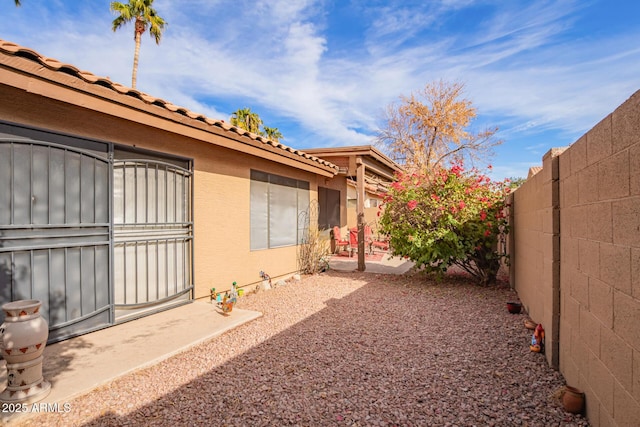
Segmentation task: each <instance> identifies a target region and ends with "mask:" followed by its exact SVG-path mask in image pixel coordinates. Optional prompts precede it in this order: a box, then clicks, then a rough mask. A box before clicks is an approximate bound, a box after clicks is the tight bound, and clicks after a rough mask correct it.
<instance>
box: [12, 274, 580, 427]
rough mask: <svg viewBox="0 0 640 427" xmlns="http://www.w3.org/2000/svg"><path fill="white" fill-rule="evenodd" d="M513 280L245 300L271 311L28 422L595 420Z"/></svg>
mask: <svg viewBox="0 0 640 427" xmlns="http://www.w3.org/2000/svg"><path fill="white" fill-rule="evenodd" d="M514 298H515V294H514V293H513V292H512V291H511V290H510V289H509V288H508V287H506V286H498V287H493V288H478V287H475V286H473V285H470V284H468V283H467V282H465V280H464V279H462V278H459V277H452V278H449V279H447V280H445V281H444V282H442V283H439V284H434V283H431V282H427V281H426V280H425V279H424V278H423V277H421V276H416V275H402V276H393V275H382V274H371V273H359V272H355V273H340V272H335V271H331V272H327V273H324V274H321V275H316V276H310V277H306V278H304V279H303V280H302V281H301V282H298V283H291V284H288V285H286V286H280V287H278V288H276V289H272V290H270V291H263V292H260V293H258V294H251V295H246V296H244V297H242V298H241V299H240V300H239V302H238V307H239V308H245V309H251V310H258V311H261V312H262V313H263V314H264V315H263V317H261V318H259V319H257V320H254V321H252V322H250V323H248V324H245V325H243V326H241V327H239V328H236V329H234V330H232V331H230V332H228V333H225V334H223V335H222V336H219V337H217V338H215V339H213V340H211V341H209V342H206V343H203V344H200V345H198V346H196V347H193V348H192V349H190V350H188V351H185V352H184V353H181V354H178V355H176V356H174V357H172V358H170V359H167V360H166V361H164V362H161V363H159V364H158V365H156V366H154V367H151V368H148V369H144V370H140V371H137V372H135V373H133V374H130V375H127V376H125V377H122V378H120V379H117V380H115V381H113V382H111V383H109V384H107V385H105V386H102V387H100V388H98V389H96V390H94V391H92V392H91V393H88V394H86V395H84V396H81V397H78V398H77V399H75V400H73V401H71V402H70V406H71V408H72V409H71V411H70V412H68V413H45V414H41V415H39V416H34V417H30V418H28V419H23V420H18V423H17V424H18V425H24V426H36V425H46V426H55V425H59V426H74V425H83V426H106V425H108V426H129V425H130V426H140V425H154V426H155V425H158V426H179V425H209V426H284V425H300V426H396V425H397V426H474V425H475V426H587V425H588V422H587V421H586V420H585V419H584V418H582V417H580V416H576V415H572V414H569V413H567V412H565V411H564V410H563V409H562V407H561V405H560V403H559V401H558V399H557V397H556V396H557V391H558V390H559V389H560V388H561V387H562V386H563V385H564V380H563V378H562V376H561V375H560V374H559V373H558V372H556V371H554V370H552V369H551V368H549V366H548V365H547V363H546V360H545V358H544V356H543V355H542V354H538V353H532V352H530V351H529V346H528V344H529V341H530V339H531V331H529V330H527V329H525V328H524V325H523V320H524V319H525V318H526V315H525V314H520V315H512V314H509V313H508V312H507V310H506V307H505V302H506V301H509V300H513V299H514Z"/></svg>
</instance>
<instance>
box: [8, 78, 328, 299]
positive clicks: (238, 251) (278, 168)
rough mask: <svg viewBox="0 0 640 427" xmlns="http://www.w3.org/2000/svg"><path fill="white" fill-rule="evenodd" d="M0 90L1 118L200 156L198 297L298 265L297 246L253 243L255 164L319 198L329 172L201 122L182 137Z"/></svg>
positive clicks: (196, 220) (196, 238)
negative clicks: (236, 143)
mask: <svg viewBox="0 0 640 427" xmlns="http://www.w3.org/2000/svg"><path fill="white" fill-rule="evenodd" d="M0 97H1V99H3V100H7V102H2V103H0V117H2V118H3V120H6V121H9V122H13V123H17V124H25V125H27V126H28V127H37V128H41V129H46V130H50V131H54V132H59V133H65V134H70V135H74V136H81V137H84V138H89V139H96V140H99V141H105V142H113V143H117V144H122V145H128V146H135V147H137V148H143V149H149V150H153V151H156V152H159V153H168V154H173V155H178V156H182V157H187V158H191V159H193V160H194V200H193V203H194V206H193V208H194V253H195V256H194V281H195V289H196V290H195V296H196V298H198V297H208V295H209V289H210V288H211V287H215V288H216V289H217V290H226V289H229V288H230V286H231V283H232V282H233V281H236V282H237V283H238V285H239V286H253V285H254V284H255V283H257V282H259V281H260V276H259V272H260V271H261V270H263V271H265V272H266V273H268V274H269V275H270V276H271V277H272V278H274V279H277V278H279V277H287V276H289V275H291V274H293V273H294V272H295V271H296V270H297V265H296V264H297V263H296V250H297V248H296V247H295V246H291V247H285V248H278V249H270V250H261V251H251V250H250V248H249V245H250V241H249V232H250V226H249V225H250V224H249V221H250V220H249V211H250V210H249V204H250V194H249V189H250V181H249V174H250V169H251V168H254V169H259V170H262V171H265V172H269V173H274V174H279V175H283V176H287V177H291V178H296V179H300V180H305V181H308V182H309V183H310V189H311V194H310V199H311V200H317V185H318V182H317V181H318V179H323V180H324V178H323V177H320V178H318V176H317V175H316V174H315V173H311V172H305V171H303V170H300V169H296V168H293V167H290V166H287V165H283V164H279V163H276V162H274V161H270V160H265V159H263V158H261V157H258V156H255V155H248V154H244V153H242V152H238V151H236V150H231V149H228V148H223V147H221V146H217V145H214V144H211V143H208V142H204V141H202V140H200V139H198V138H196V136H198V137H200V136H202V137H206V138H210V139H211V138H223V137H224V136H222V135H223V132H224V131H220V134H221V135H211V134H207V135H204V133H203V132H202V131H201V130H199V129H197V128H196V129H187V130H188V132H190V133H192V134H193V135H194V137H188V136H181V135H178V134H176V133H173V132H171V131H167V130H163V129H161V128H160V129H159V128H158V127H156V126H146V125H144V124H141V123H135V122H131V121H128V120H124V119H120V118H117V117H114V116H113V115H110V114H102V113H99V112H96V111H93V110H89V109H83V108H78V107H76V106H73V105H69V104H66V103H63V102H58V101H54V100H52V99H50V98H45V97H41V96H37V95H34V94H29V93H25V92H24V91H21V90H17V89H13V88H10V87H6V86H3V85H0ZM158 108H160V107H158ZM162 113H163V114H165V113H166V112H165V111H162ZM149 120H154V118H153V117H151V116H150V117H149ZM158 120H161V119H158ZM175 126H179V125H175ZM202 126H203V127H204V126H206V125H204V124H203V125H202ZM170 127H171V126H170V125H169V128H170ZM183 130H184V129H183Z"/></svg>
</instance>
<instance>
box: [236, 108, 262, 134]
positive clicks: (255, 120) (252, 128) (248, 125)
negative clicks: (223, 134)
mask: <svg viewBox="0 0 640 427" xmlns="http://www.w3.org/2000/svg"><path fill="white" fill-rule="evenodd" d="M231 125H233V126H238V127H240V128H242V129H244V130H248V131H249V132H251V133H255V134H256V135H259V134H260V125H262V119H261V118H260V116H259V115H257V114H256V113H254V112H253V111H251V109H250V108H241V109H238V111H235V112H234V113H233V114H232V115H231Z"/></svg>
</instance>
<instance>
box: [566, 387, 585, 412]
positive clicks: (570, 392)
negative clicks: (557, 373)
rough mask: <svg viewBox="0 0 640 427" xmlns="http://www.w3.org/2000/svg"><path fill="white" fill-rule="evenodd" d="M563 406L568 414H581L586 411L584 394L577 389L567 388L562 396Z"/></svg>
mask: <svg viewBox="0 0 640 427" xmlns="http://www.w3.org/2000/svg"><path fill="white" fill-rule="evenodd" d="M562 406H564V410H565V411H567V412H571V413H572V414H580V413H582V411H583V410H584V392H583V391H581V390H578V389H577V388H575V387H571V386H566V387H565V389H564V394H563V395H562Z"/></svg>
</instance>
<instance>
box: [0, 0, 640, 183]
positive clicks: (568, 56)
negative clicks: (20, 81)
mask: <svg viewBox="0 0 640 427" xmlns="http://www.w3.org/2000/svg"><path fill="white" fill-rule="evenodd" d="M70 4H72V7H70V6H69V5H70ZM109 4H110V1H106V0H105V1H103V0H86V1H77V2H68V1H63V0H22V6H21V7H15V6H14V2H13V1H12V0H0V38H2V39H4V40H8V41H11V42H15V43H18V44H20V45H23V46H26V47H29V48H32V49H34V50H36V51H38V52H39V53H41V54H42V55H45V56H48V57H51V58H55V59H58V60H60V61H62V62H67V63H71V64H73V65H75V66H76V67H78V68H80V69H82V70H86V71H90V72H92V73H94V74H96V75H99V76H105V77H109V78H110V79H111V80H113V81H116V82H119V83H121V84H124V85H127V86H129V85H130V84H131V68H132V62H133V50H134V42H133V26H132V25H129V26H127V27H125V28H123V29H121V30H119V31H118V32H116V33H114V32H112V31H111V21H112V20H113V19H114V17H115V16H114V15H113V14H112V13H111V12H110V11H109ZM154 7H155V9H156V10H157V11H158V14H159V15H160V16H162V17H163V18H164V19H165V20H166V21H167V22H168V26H167V28H166V31H165V32H164V34H163V38H162V41H161V43H160V45H156V44H155V43H154V42H153V40H152V39H151V37H150V36H149V35H148V34H145V35H144V36H143V39H142V46H141V52H140V64H139V70H138V85H137V86H138V87H137V88H138V89H139V90H140V91H142V92H146V93H148V94H151V95H153V96H156V97H159V98H163V99H166V100H168V101H170V102H172V103H173V104H176V105H179V106H183V107H186V108H189V109H191V110H193V111H196V112H198V113H202V114H205V115H207V116H209V117H211V118H214V119H222V120H229V117H230V115H231V113H232V112H233V111H235V110H237V109H238V108H245V107H249V108H251V109H252V110H253V111H254V112H256V113H258V114H259V115H260V117H262V119H263V121H264V122H265V124H266V125H268V126H271V127H277V128H279V129H280V131H281V132H282V133H283V135H284V137H285V139H284V140H283V141H282V142H283V143H284V144H286V145H290V146H292V147H295V148H298V149H303V150H304V149H305V148H312V147H314V148H315V147H335V146H343V145H366V144H372V143H373V135H374V134H375V131H376V129H378V128H379V127H380V126H382V125H383V122H382V120H381V119H382V112H383V110H384V109H385V107H386V106H387V105H388V104H390V103H392V102H395V101H397V100H398V98H399V96H400V95H409V94H411V93H412V92H417V91H419V90H421V89H422V88H423V87H424V86H425V84H426V83H429V82H433V81H436V80H440V79H444V80H448V81H459V82H463V83H464V84H465V88H466V91H465V95H466V97H467V98H468V99H469V100H471V101H472V102H473V104H474V106H475V107H476V108H477V112H478V117H477V119H476V121H475V122H474V123H473V128H474V129H477V130H480V129H483V128H485V127H493V126H497V127H499V129H500V131H499V133H498V137H499V138H500V139H502V140H504V143H503V144H502V145H501V146H500V147H498V148H497V149H496V150H495V151H496V152H495V156H494V157H493V158H492V159H491V161H490V163H491V164H492V165H493V172H492V175H493V177H494V178H496V179H502V178H504V177H526V175H527V172H528V169H529V167H531V166H536V165H540V164H541V163H542V156H543V155H544V154H545V153H546V152H547V151H548V150H549V149H551V148H554V147H562V146H567V145H569V144H571V143H573V142H574V141H575V140H577V139H578V138H579V137H580V136H582V135H583V134H584V133H585V132H586V131H588V130H589V129H590V128H591V127H593V126H594V125H595V124H597V123H598V122H599V121H600V120H601V119H603V118H604V117H605V116H606V115H608V114H609V113H610V112H612V111H613V110H614V109H615V108H616V107H617V106H618V105H620V104H621V103H622V102H624V101H625V100H626V99H627V98H628V97H629V96H631V95H632V94H633V93H634V92H635V91H636V90H638V89H640V21H639V18H638V17H639V16H640V2H638V1H637V0H557V1H545V0H541V1H536V0H420V1H412V0H402V1H396V0H387V1H382V0H369V1H366V0H342V1H338V0H335V1H330V0H265V1H259V0H257V1H248V0H234V1H230V0H155V2H154Z"/></svg>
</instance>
